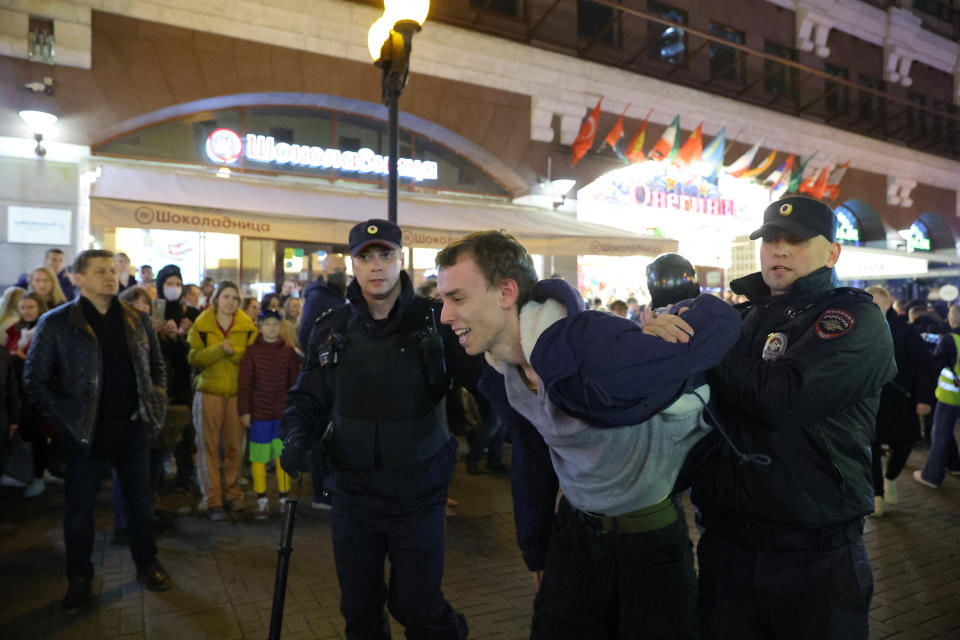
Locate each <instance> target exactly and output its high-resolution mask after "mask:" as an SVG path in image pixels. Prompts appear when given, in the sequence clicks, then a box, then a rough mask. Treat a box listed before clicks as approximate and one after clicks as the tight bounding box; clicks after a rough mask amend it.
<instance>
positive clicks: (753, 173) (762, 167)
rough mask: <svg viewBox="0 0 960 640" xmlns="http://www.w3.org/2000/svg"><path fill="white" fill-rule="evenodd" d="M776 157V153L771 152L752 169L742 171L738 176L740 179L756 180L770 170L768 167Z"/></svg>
mask: <svg viewBox="0 0 960 640" xmlns="http://www.w3.org/2000/svg"><path fill="white" fill-rule="evenodd" d="M776 157H777V152H776V151H771V152H770V155H768V156H767V157H766V158H764V159H763V162H761V163H760V164H758V165H757V166H756V167H754V168H753V169H750V170H749V171H744V172H743V173H741V174H740V175H739V177H740V178H756V177H757V176H758V175H760V174H761V173H763V172H764V171H766V170H767V169H769V168H770V165H772V164H773V159H774V158H776Z"/></svg>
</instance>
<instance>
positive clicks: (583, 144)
mask: <svg viewBox="0 0 960 640" xmlns="http://www.w3.org/2000/svg"><path fill="white" fill-rule="evenodd" d="M601 102H603V96H600V99H599V100H597V106H595V107H594V108H593V111H591V112H590V115H589V116H587V119H586V120H585V121H584V123H583V124H582V125H580V133H578V134H577V139H576V140H574V141H573V144H572V145H570V146H571V147H572V148H573V164H577V162H579V161H580V158H582V157H583V156H584V154H586V153H587V151H589V150H590V147H592V146H593V138H594V137H595V136H596V135H597V125H598V124H599V123H600V103H601Z"/></svg>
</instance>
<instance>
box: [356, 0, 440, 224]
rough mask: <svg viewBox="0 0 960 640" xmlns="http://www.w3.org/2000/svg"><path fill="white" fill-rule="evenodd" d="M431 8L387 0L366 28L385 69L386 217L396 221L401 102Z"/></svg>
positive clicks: (425, 0)
mask: <svg viewBox="0 0 960 640" xmlns="http://www.w3.org/2000/svg"><path fill="white" fill-rule="evenodd" d="M429 12H430V0H384V10H383V15H382V16H380V18H379V19H377V21H376V22H374V23H373V24H372V25H371V26H370V31H368V32H367V48H368V49H369V50H370V57H371V58H373V63H374V64H375V65H377V66H378V67H380V72H381V73H382V76H383V77H382V87H383V103H384V104H385V105H387V110H388V113H389V118H388V120H387V143H388V145H389V146H388V151H387V153H388V155H389V161H388V165H387V167H388V175H387V219H388V220H390V222H393V223H396V221H397V156H398V155H399V146H400V144H399V139H398V131H399V128H400V127H399V125H398V122H397V121H398V118H399V111H398V103H399V102H400V94H401V93H402V92H403V87H404V86H406V84H407V75H408V73H409V71H410V47H411V44H412V43H413V36H414V34H415V33H417V32H418V31H420V26H421V25H422V24H423V21H424V20H426V19H427V14H428V13H429Z"/></svg>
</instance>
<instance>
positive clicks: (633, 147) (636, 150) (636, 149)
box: [625, 109, 653, 163]
mask: <svg viewBox="0 0 960 640" xmlns="http://www.w3.org/2000/svg"><path fill="white" fill-rule="evenodd" d="M651 113H653V109H650V111H648V112H647V117H646V118H644V119H643V122H642V123H641V124H640V131H637V133H636V135H634V136H633V140H631V141H630V144H628V145H627V150H626V151H625V153H626V156H627V159H628V160H629V161H630V162H634V163H636V162H643V161H644V160H646V159H647V157H646V156H645V155H643V139H644V138H646V137H647V121H648V120H650V114H651Z"/></svg>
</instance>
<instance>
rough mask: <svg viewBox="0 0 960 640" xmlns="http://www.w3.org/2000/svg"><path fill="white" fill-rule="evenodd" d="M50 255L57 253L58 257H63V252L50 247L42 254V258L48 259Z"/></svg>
mask: <svg viewBox="0 0 960 640" xmlns="http://www.w3.org/2000/svg"><path fill="white" fill-rule="evenodd" d="M51 253H59V254H60V255H63V250H62V249H57V248H56V247H50V248H49V249H47V252H46V253H44V254H43V257H44V258H49V257H50V254H51Z"/></svg>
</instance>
